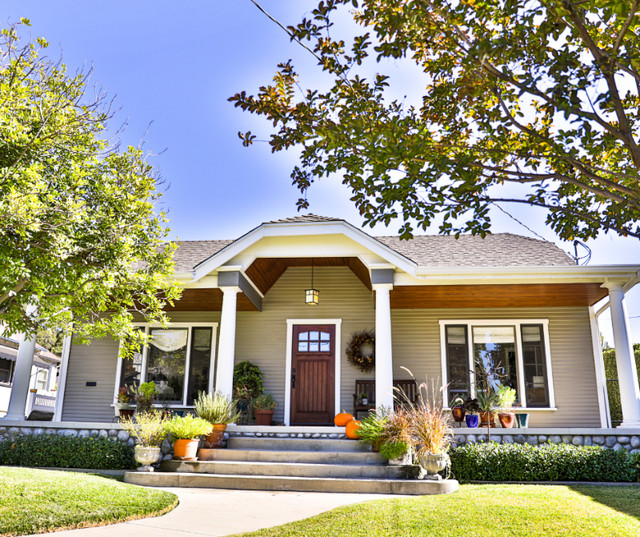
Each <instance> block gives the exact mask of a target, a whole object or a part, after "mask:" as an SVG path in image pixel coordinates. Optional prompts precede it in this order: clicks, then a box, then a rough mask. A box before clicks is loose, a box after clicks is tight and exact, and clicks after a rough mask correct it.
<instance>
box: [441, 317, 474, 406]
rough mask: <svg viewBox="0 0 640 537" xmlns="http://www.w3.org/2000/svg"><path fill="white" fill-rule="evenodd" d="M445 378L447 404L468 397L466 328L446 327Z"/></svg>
mask: <svg viewBox="0 0 640 537" xmlns="http://www.w3.org/2000/svg"><path fill="white" fill-rule="evenodd" d="M446 341H447V343H446V353H447V378H448V381H449V386H448V393H449V402H451V401H453V400H454V399H455V398H456V397H462V398H463V399H464V398H466V397H467V395H469V351H468V347H467V327H466V326H447V327H446Z"/></svg>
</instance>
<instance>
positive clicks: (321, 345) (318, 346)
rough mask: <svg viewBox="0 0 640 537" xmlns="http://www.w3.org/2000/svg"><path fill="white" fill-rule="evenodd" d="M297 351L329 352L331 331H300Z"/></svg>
mask: <svg viewBox="0 0 640 537" xmlns="http://www.w3.org/2000/svg"><path fill="white" fill-rule="evenodd" d="M298 352H331V333H330V332H320V331H317V330H312V331H310V332H300V333H299V334H298Z"/></svg>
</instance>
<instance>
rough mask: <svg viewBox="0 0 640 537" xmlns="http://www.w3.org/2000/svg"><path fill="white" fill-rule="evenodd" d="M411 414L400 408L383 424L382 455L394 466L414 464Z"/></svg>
mask: <svg viewBox="0 0 640 537" xmlns="http://www.w3.org/2000/svg"><path fill="white" fill-rule="evenodd" d="M411 425H412V421H411V413H410V411H409V410H407V409H406V408H404V407H402V406H401V407H399V408H398V409H397V410H396V411H395V412H394V413H393V414H390V415H389V416H388V417H387V419H386V420H385V421H384V423H383V430H382V444H381V445H380V455H382V456H383V457H384V458H385V459H387V460H388V461H389V464H392V465H401V466H403V465H407V464H411V462H412V451H413V449H412V444H413V442H412V437H411Z"/></svg>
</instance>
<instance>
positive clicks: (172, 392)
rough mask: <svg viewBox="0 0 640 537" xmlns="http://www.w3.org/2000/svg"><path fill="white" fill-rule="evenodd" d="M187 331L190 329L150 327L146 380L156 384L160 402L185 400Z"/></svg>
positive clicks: (174, 402) (180, 401)
mask: <svg viewBox="0 0 640 537" xmlns="http://www.w3.org/2000/svg"><path fill="white" fill-rule="evenodd" d="M188 333H189V331H188V329H187V328H166V329H163V328H153V329H152V330H151V343H150V345H149V354H148V358H147V381H151V380H153V381H154V382H155V383H156V388H157V389H158V392H159V394H158V399H157V401H158V402H160V403H173V404H176V403H177V404H179V403H182V398H183V395H184V375H185V365H186V359H187V337H188Z"/></svg>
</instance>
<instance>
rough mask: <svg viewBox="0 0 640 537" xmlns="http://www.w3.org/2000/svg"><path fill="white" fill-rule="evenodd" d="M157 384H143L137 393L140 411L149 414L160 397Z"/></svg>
mask: <svg viewBox="0 0 640 537" xmlns="http://www.w3.org/2000/svg"><path fill="white" fill-rule="evenodd" d="M158 393H159V392H158V390H157V388H156V383H155V382H154V381H152V380H151V381H149V382H143V383H142V384H140V386H138V389H137V390H136V392H135V400H136V402H137V403H138V410H140V411H142V412H148V411H149V410H151V408H152V406H153V402H154V401H155V399H156V395H158Z"/></svg>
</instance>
